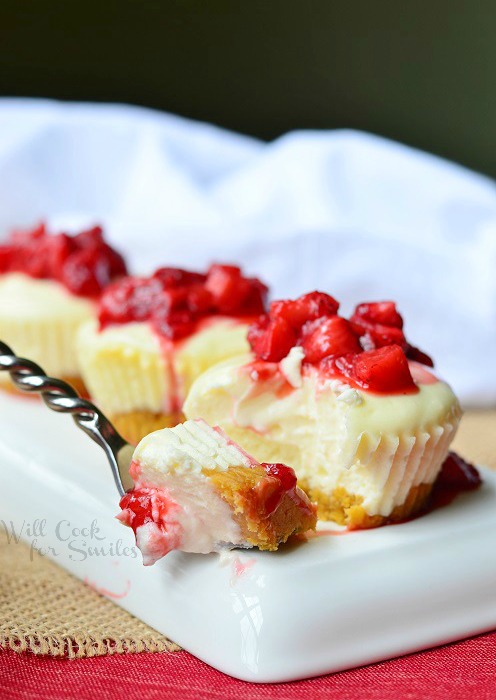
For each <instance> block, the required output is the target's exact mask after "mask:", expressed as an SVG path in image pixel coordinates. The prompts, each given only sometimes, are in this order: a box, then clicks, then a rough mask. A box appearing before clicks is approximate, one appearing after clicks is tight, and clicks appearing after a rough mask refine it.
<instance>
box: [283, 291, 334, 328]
mask: <svg viewBox="0 0 496 700" xmlns="http://www.w3.org/2000/svg"><path fill="white" fill-rule="evenodd" d="M338 309H339V303H338V302H337V301H336V299H334V297H331V296H330V295H329V294H325V293H324V292H310V293H309V294H304V295H303V296H301V297H299V298H298V299H294V300H291V299H288V300H282V301H273V302H272V304H271V305H270V316H271V318H282V319H284V320H285V321H286V322H287V323H289V325H290V326H291V327H292V328H293V329H294V330H295V331H299V330H300V328H301V327H302V326H303V325H304V324H305V323H306V322H307V321H314V320H315V319H317V318H321V317H322V316H326V317H327V316H335V315H336V314H337V312H338Z"/></svg>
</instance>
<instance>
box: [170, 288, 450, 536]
mask: <svg viewBox="0 0 496 700" xmlns="http://www.w3.org/2000/svg"><path fill="white" fill-rule="evenodd" d="M338 310H339V305H338V302H337V301H336V300H335V299H334V298H333V297H331V296H329V295H327V294H324V293H321V292H313V293H310V294H306V295H304V296H302V297H300V298H299V299H296V300H283V301H276V302H273V303H272V304H271V307H270V313H268V314H265V315H263V316H261V317H260V318H259V319H258V320H257V321H256V322H255V323H254V324H252V326H251V327H250V331H249V334H248V338H249V342H250V345H251V348H252V354H251V355H250V354H249V355H245V356H244V357H238V358H232V359H231V360H228V361H226V362H223V363H221V364H219V365H217V366H215V367H213V368H211V369H210V370H208V371H207V372H205V373H204V374H203V375H202V376H200V377H199V378H198V379H197V380H196V382H195V383H194V384H193V386H192V387H191V390H190V392H189V395H188V398H187V400H186V402H185V405H184V413H185V415H186V416H187V418H190V419H194V418H198V417H202V418H204V419H205V420H206V421H208V422H209V423H211V424H216V425H219V426H220V427H221V428H222V429H223V430H224V431H225V432H226V434H227V435H229V437H230V438H231V439H233V440H235V441H236V442H237V443H239V445H240V446H241V447H242V448H243V449H245V450H247V451H248V452H250V453H252V454H256V455H257V457H258V458H259V459H262V460H264V461H267V462H282V463H286V464H291V466H292V467H293V468H294V469H295V472H296V475H297V477H298V480H299V483H300V485H301V486H302V488H304V489H305V491H306V492H307V493H308V495H309V496H310V498H311V499H312V500H315V501H317V503H318V508H319V517H320V518H322V519H324V520H333V521H336V522H338V523H341V524H343V525H347V526H348V527H350V528H365V527H375V526H378V525H382V524H385V523H388V522H395V521H399V520H402V519H404V518H405V517H408V516H410V515H413V514H414V513H416V512H418V511H419V510H421V509H422V508H424V507H425V505H426V503H427V500H428V498H429V495H430V493H431V489H432V486H433V483H434V482H435V480H436V477H437V476H438V474H439V472H440V470H441V466H442V464H443V462H444V460H445V458H446V456H447V453H448V449H449V445H450V442H451V440H452V439H453V437H454V434H455V432H456V429H457V426H458V423H459V420H460V415H461V411H460V407H459V404H458V401H457V399H456V397H455V395H454V394H453V391H452V390H451V388H450V387H449V386H448V385H447V384H446V383H445V382H443V381H441V380H439V379H437V378H436V377H435V376H434V374H433V373H432V372H431V369H430V368H431V366H432V361H431V360H430V358H429V357H428V356H427V355H425V354H424V353H423V352H421V351H420V350H418V349H417V348H415V347H414V346H412V345H410V343H409V342H408V341H407V340H406V338H405V335H404V331H403V319H402V317H401V316H400V314H399V313H398V311H397V309H396V306H395V304H394V303H393V302H375V303H364V304H360V305H359V306H357V307H356V309H355V312H354V313H353V315H352V316H351V318H349V319H346V318H343V317H342V316H340V315H339V314H338Z"/></svg>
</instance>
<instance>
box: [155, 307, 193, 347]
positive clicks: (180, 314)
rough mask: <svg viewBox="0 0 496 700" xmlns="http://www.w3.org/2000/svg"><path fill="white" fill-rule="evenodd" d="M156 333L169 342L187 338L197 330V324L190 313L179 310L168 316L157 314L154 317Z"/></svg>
mask: <svg viewBox="0 0 496 700" xmlns="http://www.w3.org/2000/svg"><path fill="white" fill-rule="evenodd" d="M152 325H153V328H154V329H155V331H156V332H157V333H158V334H159V335H162V336H164V337H165V338H168V339H169V340H180V339H181V338H185V337H186V336H188V335H191V333H192V332H193V331H194V329H195V322H194V319H193V317H192V315H191V312H190V311H186V310H178V311H171V312H169V313H167V314H163V313H160V312H157V311H156V312H155V313H154V314H153V317H152Z"/></svg>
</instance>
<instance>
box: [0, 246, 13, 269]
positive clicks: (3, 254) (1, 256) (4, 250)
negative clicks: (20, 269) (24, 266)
mask: <svg viewBox="0 0 496 700" xmlns="http://www.w3.org/2000/svg"><path fill="white" fill-rule="evenodd" d="M11 260H12V248H11V246H9V245H2V246H0V272H8V271H9V269H10V265H11Z"/></svg>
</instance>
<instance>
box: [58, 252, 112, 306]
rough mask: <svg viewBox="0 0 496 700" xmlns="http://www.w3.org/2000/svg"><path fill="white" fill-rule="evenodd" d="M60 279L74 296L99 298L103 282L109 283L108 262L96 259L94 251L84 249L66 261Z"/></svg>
mask: <svg viewBox="0 0 496 700" xmlns="http://www.w3.org/2000/svg"><path fill="white" fill-rule="evenodd" d="M60 279H61V281H62V282H63V283H64V284H65V286H66V287H67V289H69V290H70V291H71V292H72V293H73V294H81V295H84V296H98V295H99V294H100V292H101V290H102V286H104V285H102V284H101V281H102V280H104V279H106V280H107V281H109V274H108V268H107V265H106V262H105V261H101V260H100V259H99V258H97V257H95V252H94V250H93V249H91V248H82V249H81V250H79V251H78V252H77V253H74V254H73V255H71V256H70V257H68V258H67V259H66V261H65V262H64V264H63V267H62V270H61V275H60Z"/></svg>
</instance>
